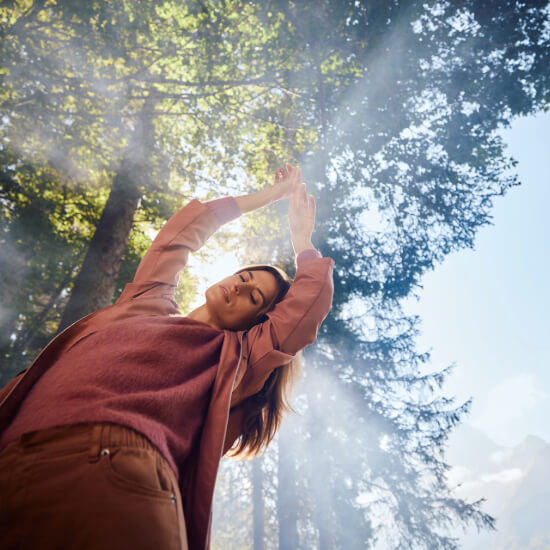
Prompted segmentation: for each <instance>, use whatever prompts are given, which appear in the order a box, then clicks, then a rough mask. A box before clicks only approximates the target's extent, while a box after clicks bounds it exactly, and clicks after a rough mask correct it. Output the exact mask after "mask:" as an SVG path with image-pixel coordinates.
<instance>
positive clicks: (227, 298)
mask: <svg viewBox="0 0 550 550" xmlns="http://www.w3.org/2000/svg"><path fill="white" fill-rule="evenodd" d="M220 288H221V289H222V290H223V294H224V296H225V301H226V302H227V303H229V292H228V291H227V288H225V287H224V286H222V285H220Z"/></svg>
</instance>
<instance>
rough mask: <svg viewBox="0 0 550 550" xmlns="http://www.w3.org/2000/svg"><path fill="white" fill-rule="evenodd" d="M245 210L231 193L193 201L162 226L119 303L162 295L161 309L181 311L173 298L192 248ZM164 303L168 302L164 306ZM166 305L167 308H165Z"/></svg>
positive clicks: (194, 249)
mask: <svg viewBox="0 0 550 550" xmlns="http://www.w3.org/2000/svg"><path fill="white" fill-rule="evenodd" d="M240 214H241V212H240V209H239V206H238V204H237V201H236V200H235V199H234V198H233V197H227V198H223V199H218V200H214V201H210V202H207V203H204V204H203V203H200V202H199V201H198V200H193V201H191V202H190V203H189V204H188V205H186V206H184V207H183V208H182V209H180V210H179V211H178V212H176V213H175V214H174V215H173V216H172V217H171V218H170V219H169V220H168V221H167V222H166V223H165V224H164V226H163V227H162V229H161V230H160V231H159V233H158V235H157V236H156V238H155V240H154V241H153V243H152V244H151V246H150V248H149V250H148V251H147V253H146V254H145V256H144V257H143V259H142V260H141V262H140V264H139V266H138V269H137V271H136V275H135V277H134V280H133V281H132V282H131V283H129V284H127V285H126V286H125V287H124V290H123V292H122V294H121V295H120V297H119V299H118V300H117V302H116V303H117V304H122V303H125V302H128V301H132V300H135V299H136V298H141V297H144V298H153V299H154V298H161V299H162V301H159V302H158V304H159V306H158V307H156V308H151V307H150V305H149V306H147V310H148V311H149V312H151V311H150V310H151V309H153V310H154V309H158V310H159V311H158V313H160V314H166V313H174V312H177V306H176V304H175V302H174V300H173V297H174V291H175V288H176V285H177V284H178V273H179V272H180V271H181V270H182V269H183V268H184V267H185V265H186V264H187V258H188V256H189V252H190V251H196V250H198V249H199V248H200V247H201V246H202V245H203V244H204V242H205V241H206V240H207V239H208V237H210V236H211V235H212V234H213V233H214V232H215V231H216V230H217V229H218V228H219V227H220V226H221V225H222V224H224V223H226V222H229V221H231V220H233V219H235V218H237V217H239V216H240ZM163 304H164V306H163ZM164 307H166V308H167V309H166V310H163V309H164ZM160 310H163V311H160Z"/></svg>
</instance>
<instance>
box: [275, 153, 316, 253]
mask: <svg viewBox="0 0 550 550" xmlns="http://www.w3.org/2000/svg"><path fill="white" fill-rule="evenodd" d="M275 186H281V188H280V191H281V198H282V197H290V203H289V205H288V222H289V225H290V232H291V235H292V245H293V246H294V251H295V252H296V254H299V253H300V252H301V251H302V250H305V249H308V248H313V245H312V244H311V235H312V234H313V228H314V226H315V200H314V198H313V195H308V194H307V192H306V186H305V183H303V181H302V174H301V171H300V167H299V166H296V167H293V166H291V165H290V164H287V165H286V172H285V171H284V170H282V169H280V170H277V172H275Z"/></svg>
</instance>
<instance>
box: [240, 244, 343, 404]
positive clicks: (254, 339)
mask: <svg viewBox="0 0 550 550" xmlns="http://www.w3.org/2000/svg"><path fill="white" fill-rule="evenodd" d="M312 252H314V251H309V250H308V251H305V252H302V254H301V255H300V256H302V255H303V256H302V258H300V256H299V257H298V259H297V263H298V269H297V271H296V277H295V278H294V282H293V283H292V285H291V287H290V290H289V291H288V293H287V295H286V296H285V297H284V299H283V300H282V301H281V302H280V303H278V304H277V305H276V306H275V308H274V309H273V310H272V311H271V312H269V313H268V314H267V316H268V320H267V321H265V322H263V323H261V324H259V325H256V326H254V327H252V328H251V329H250V330H249V331H248V332H247V333H246V338H244V339H243V351H242V354H243V357H242V361H243V363H244V367H243V368H241V369H239V372H238V373H237V379H236V384H235V389H234V395H233V399H232V404H233V405H235V404H237V403H239V402H241V401H242V400H243V399H245V398H246V397H249V396H251V395H253V394H255V393H257V392H258V391H260V390H261V389H262V386H263V385H264V383H265V381H266V380H267V378H268V376H269V374H270V373H271V372H272V371H273V369H275V368H277V367H280V366H283V365H285V364H288V363H289V362H290V361H291V360H292V359H293V357H294V355H295V354H296V353H297V352H298V351H300V350H301V349H303V348H305V347H306V346H308V345H310V344H312V343H313V342H314V341H315V338H316V337H317V332H318V330H319V327H320V326H321V323H322V322H323V320H324V319H325V317H326V316H327V315H328V312H329V311H330V307H331V304H332V295H333V292H334V285H333V281H332V271H333V267H334V262H333V260H332V259H330V258H321V257H320V254H319V253H318V252H316V251H315V253H314V254H312ZM312 256H313V257H312Z"/></svg>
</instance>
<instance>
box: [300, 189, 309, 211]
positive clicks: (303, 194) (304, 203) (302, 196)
mask: <svg viewBox="0 0 550 550" xmlns="http://www.w3.org/2000/svg"><path fill="white" fill-rule="evenodd" d="M300 203H301V205H302V206H305V207H307V193H306V184H305V183H301V184H300Z"/></svg>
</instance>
